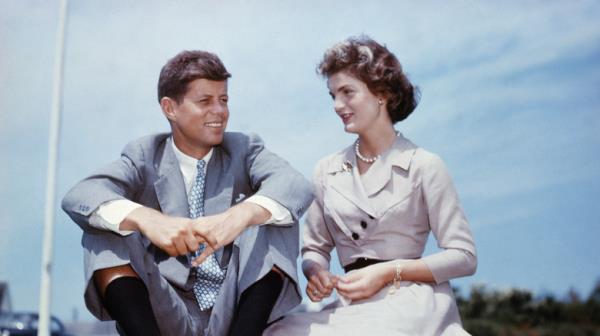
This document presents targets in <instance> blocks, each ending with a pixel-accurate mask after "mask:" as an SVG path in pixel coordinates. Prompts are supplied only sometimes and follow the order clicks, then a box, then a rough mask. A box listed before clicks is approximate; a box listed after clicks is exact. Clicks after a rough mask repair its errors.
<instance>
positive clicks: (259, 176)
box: [245, 134, 313, 221]
mask: <svg viewBox="0 0 600 336" xmlns="http://www.w3.org/2000/svg"><path fill="white" fill-rule="evenodd" d="M245 164H246V171H247V172H248V175H249V178H250V184H251V186H252V189H254V190H256V195H261V196H264V197H268V198H270V199H272V200H274V201H276V202H278V203H279V204H281V205H283V206H284V207H285V208H286V209H288V211H289V212H290V214H291V215H292V217H293V219H294V221H298V220H299V219H300V217H301V216H302V215H303V214H304V212H305V211H306V209H307V208H308V206H309V204H310V202H311V201H312V199H313V196H312V190H311V187H310V183H309V182H308V181H307V180H306V178H305V177H304V176H303V175H302V174H300V173H299V172H297V171H296V170H295V169H294V168H292V167H291V166H290V164H289V163H288V162H287V161H285V160H284V159H282V158H281V157H279V156H277V155H276V154H274V153H272V152H271V151H269V150H268V149H266V148H265V146H264V143H263V141H262V139H261V138H260V137H259V136H258V135H255V134H250V135H249V142H248V154H247V155H246V159H245Z"/></svg>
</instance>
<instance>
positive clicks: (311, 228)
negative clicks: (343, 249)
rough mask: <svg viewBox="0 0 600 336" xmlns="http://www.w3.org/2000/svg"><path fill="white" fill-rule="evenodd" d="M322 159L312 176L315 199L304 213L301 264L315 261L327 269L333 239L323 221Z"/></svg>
mask: <svg viewBox="0 0 600 336" xmlns="http://www.w3.org/2000/svg"><path fill="white" fill-rule="evenodd" d="M323 164H324V161H321V162H320V163H319V164H317V168H316V169H315V174H314V178H313V184H314V190H315V199H314V201H313V202H312V204H311V205H310V208H309V209H308V212H307V214H306V221H305V224H304V232H303V239H304V244H303V246H302V260H303V266H304V265H308V264H310V262H315V263H317V264H319V265H320V266H321V267H323V268H324V269H326V270H328V269H329V266H330V261H331V251H332V250H333V248H334V241H333V238H332V236H331V233H330V232H329V229H328V228H327V225H326V223H325V215H324V212H323V206H324V205H323V194H324V190H323V189H324V184H323V169H322V168H321V167H322V166H323Z"/></svg>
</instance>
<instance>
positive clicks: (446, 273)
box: [422, 155, 477, 283]
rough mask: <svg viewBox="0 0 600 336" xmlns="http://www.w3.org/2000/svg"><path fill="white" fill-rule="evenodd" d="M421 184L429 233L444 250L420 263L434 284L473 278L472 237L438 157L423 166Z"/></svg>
mask: <svg viewBox="0 0 600 336" xmlns="http://www.w3.org/2000/svg"><path fill="white" fill-rule="evenodd" d="M422 183H423V196H424V201H425V205H426V207H427V212H428V215H429V225H430V227H431V232H432V233H433V235H434V236H435V238H436V240H437V243H438V247H440V248H441V249H443V251H441V252H438V253H435V254H432V255H429V256H427V257H424V258H423V261H424V262H425V263H426V264H427V266H428V267H429V269H430V270H431V272H432V273H433V276H434V278H435V280H436V282H437V283H441V282H444V281H447V280H450V279H452V278H456V277H462V276H467V275H472V274H473V273H475V270H476V268H477V254H476V251H475V243H474V241H473V236H472V234H471V230H470V228H469V223H468V221H467V219H466V217H465V214H464V212H463V210H462V207H461V206H460V201H459V198H458V194H457V193H456V190H455V188H454V184H453V183H452V179H451V177H450V174H448V170H447V169H446V166H445V165H444V162H443V161H442V160H441V159H440V158H439V157H438V156H437V155H432V156H431V158H430V160H429V161H428V162H427V164H426V165H425V166H424V169H423V180H422Z"/></svg>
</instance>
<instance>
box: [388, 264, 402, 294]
mask: <svg viewBox="0 0 600 336" xmlns="http://www.w3.org/2000/svg"><path fill="white" fill-rule="evenodd" d="M401 281H402V264H401V263H400V262H396V263H395V264H394V280H392V283H391V285H390V294H394V293H395V292H396V290H397V289H398V288H400V282H401Z"/></svg>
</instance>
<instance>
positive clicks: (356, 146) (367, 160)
mask: <svg viewBox="0 0 600 336" xmlns="http://www.w3.org/2000/svg"><path fill="white" fill-rule="evenodd" d="M359 147H360V145H359V144H358V139H356V143H354V153H356V157H357V158H359V159H360V160H361V161H362V162H364V163H373V162H375V161H377V160H379V158H380V157H381V154H378V155H376V156H373V157H366V156H362V154H360V149H359Z"/></svg>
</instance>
